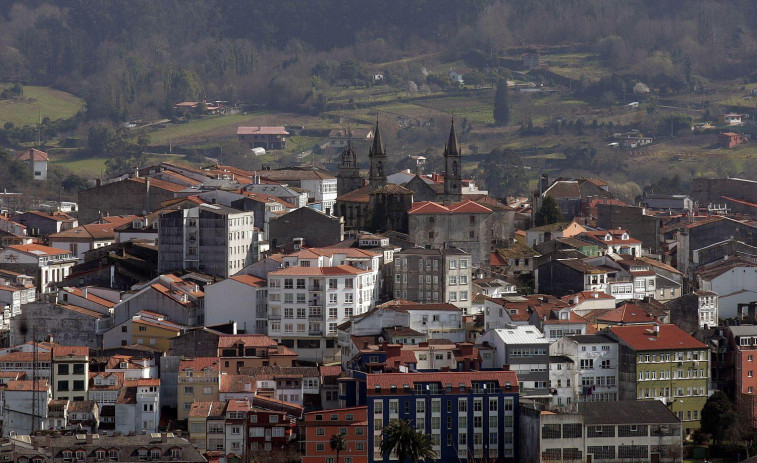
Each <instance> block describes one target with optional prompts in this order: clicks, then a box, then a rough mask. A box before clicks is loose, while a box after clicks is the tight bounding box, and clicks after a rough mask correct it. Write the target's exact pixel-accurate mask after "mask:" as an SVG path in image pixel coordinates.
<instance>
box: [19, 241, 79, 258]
mask: <svg viewBox="0 0 757 463" xmlns="http://www.w3.org/2000/svg"><path fill="white" fill-rule="evenodd" d="M8 249H13V250H16V251H18V252H23V253H24V254H29V255H32V256H34V257H41V256H59V255H61V254H71V251H66V250H63V249H58V248H51V247H50V246H42V245H41V244H14V245H11V246H8Z"/></svg>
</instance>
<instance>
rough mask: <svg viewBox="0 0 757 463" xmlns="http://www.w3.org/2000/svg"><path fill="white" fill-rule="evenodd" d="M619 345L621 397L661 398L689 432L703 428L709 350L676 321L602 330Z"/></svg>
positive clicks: (707, 385)
mask: <svg viewBox="0 0 757 463" xmlns="http://www.w3.org/2000/svg"><path fill="white" fill-rule="evenodd" d="M602 332H603V333H604V334H606V335H607V336H608V337H610V338H612V339H614V340H615V341H617V342H618V343H619V344H620V350H619V360H620V361H619V366H618V386H619V390H618V393H619V399H620V400H660V401H662V402H663V403H665V404H666V405H668V407H669V408H670V411H672V412H673V413H674V414H676V416H678V419H680V420H681V422H682V423H681V425H682V426H683V428H684V430H685V434H686V435H688V434H690V433H691V432H692V431H694V430H696V429H699V425H700V418H701V413H702V408H703V407H704V404H705V402H706V401H707V396H708V390H709V377H710V362H709V359H710V353H709V351H708V349H707V346H706V345H705V344H703V343H702V342H700V341H698V340H697V339H695V338H693V337H692V336H690V335H689V334H688V333H686V332H685V331H683V330H682V329H681V328H679V327H678V326H676V325H671V324H657V323H654V324H651V323H650V324H639V325H625V326H612V327H609V328H607V329H605V330H603V331H602Z"/></svg>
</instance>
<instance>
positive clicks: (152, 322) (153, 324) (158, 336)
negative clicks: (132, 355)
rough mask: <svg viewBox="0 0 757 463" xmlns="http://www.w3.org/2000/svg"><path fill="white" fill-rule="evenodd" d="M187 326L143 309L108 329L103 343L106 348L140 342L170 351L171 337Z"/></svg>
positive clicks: (182, 331)
mask: <svg viewBox="0 0 757 463" xmlns="http://www.w3.org/2000/svg"><path fill="white" fill-rule="evenodd" d="M186 330H187V327H186V326H184V325H180V324H178V323H174V322H172V321H170V320H168V318H167V317H166V316H165V315H162V314H159V313H155V312H149V311H147V310H142V311H140V312H137V313H136V314H135V315H134V316H133V317H131V318H130V319H129V320H126V321H124V322H122V323H119V324H118V325H116V326H114V327H113V328H111V329H110V330H108V331H106V332H105V334H104V335H103V345H104V347H105V348H106V349H112V348H116V347H119V346H128V345H133V344H139V345H143V346H148V347H151V348H153V349H156V350H159V351H161V352H168V351H169V349H170V347H171V339H173V338H175V337H178V336H179V335H181V334H182V333H184V332H185V331H186Z"/></svg>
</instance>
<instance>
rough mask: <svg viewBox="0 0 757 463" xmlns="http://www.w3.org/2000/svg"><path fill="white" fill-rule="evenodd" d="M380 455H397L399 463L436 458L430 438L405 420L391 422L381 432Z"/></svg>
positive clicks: (416, 462) (414, 462) (413, 462)
mask: <svg viewBox="0 0 757 463" xmlns="http://www.w3.org/2000/svg"><path fill="white" fill-rule="evenodd" d="M381 436H382V440H381V454H382V455H384V456H386V455H388V454H390V453H392V452H394V453H396V454H397V460H398V461H399V462H400V463H418V462H420V461H425V460H427V459H428V460H435V459H436V458H437V455H436V452H435V451H434V448H433V444H432V443H431V436H429V435H427V434H424V433H422V432H420V431H418V430H416V429H415V428H414V427H412V426H411V425H410V422H409V421H406V420H397V419H395V420H392V421H390V422H389V424H387V425H386V426H384V429H382V430H381Z"/></svg>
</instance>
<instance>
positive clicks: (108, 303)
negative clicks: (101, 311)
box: [63, 287, 116, 308]
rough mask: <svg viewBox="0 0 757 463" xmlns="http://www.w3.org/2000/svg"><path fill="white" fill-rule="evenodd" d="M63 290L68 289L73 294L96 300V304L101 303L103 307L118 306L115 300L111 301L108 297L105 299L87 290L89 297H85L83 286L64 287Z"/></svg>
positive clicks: (92, 300)
mask: <svg viewBox="0 0 757 463" xmlns="http://www.w3.org/2000/svg"><path fill="white" fill-rule="evenodd" d="M63 290H64V291H66V292H68V293H71V294H73V295H75V296H79V297H81V298H83V299H86V300H88V301H90V302H94V303H95V304H98V305H101V306H103V307H110V308H112V307H115V306H116V303H115V302H112V301H109V300H107V299H103V298H101V297H100V296H96V295H94V294H92V293H90V292H89V291H87V297H84V291H83V290H82V288H71V287H64V288H63Z"/></svg>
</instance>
